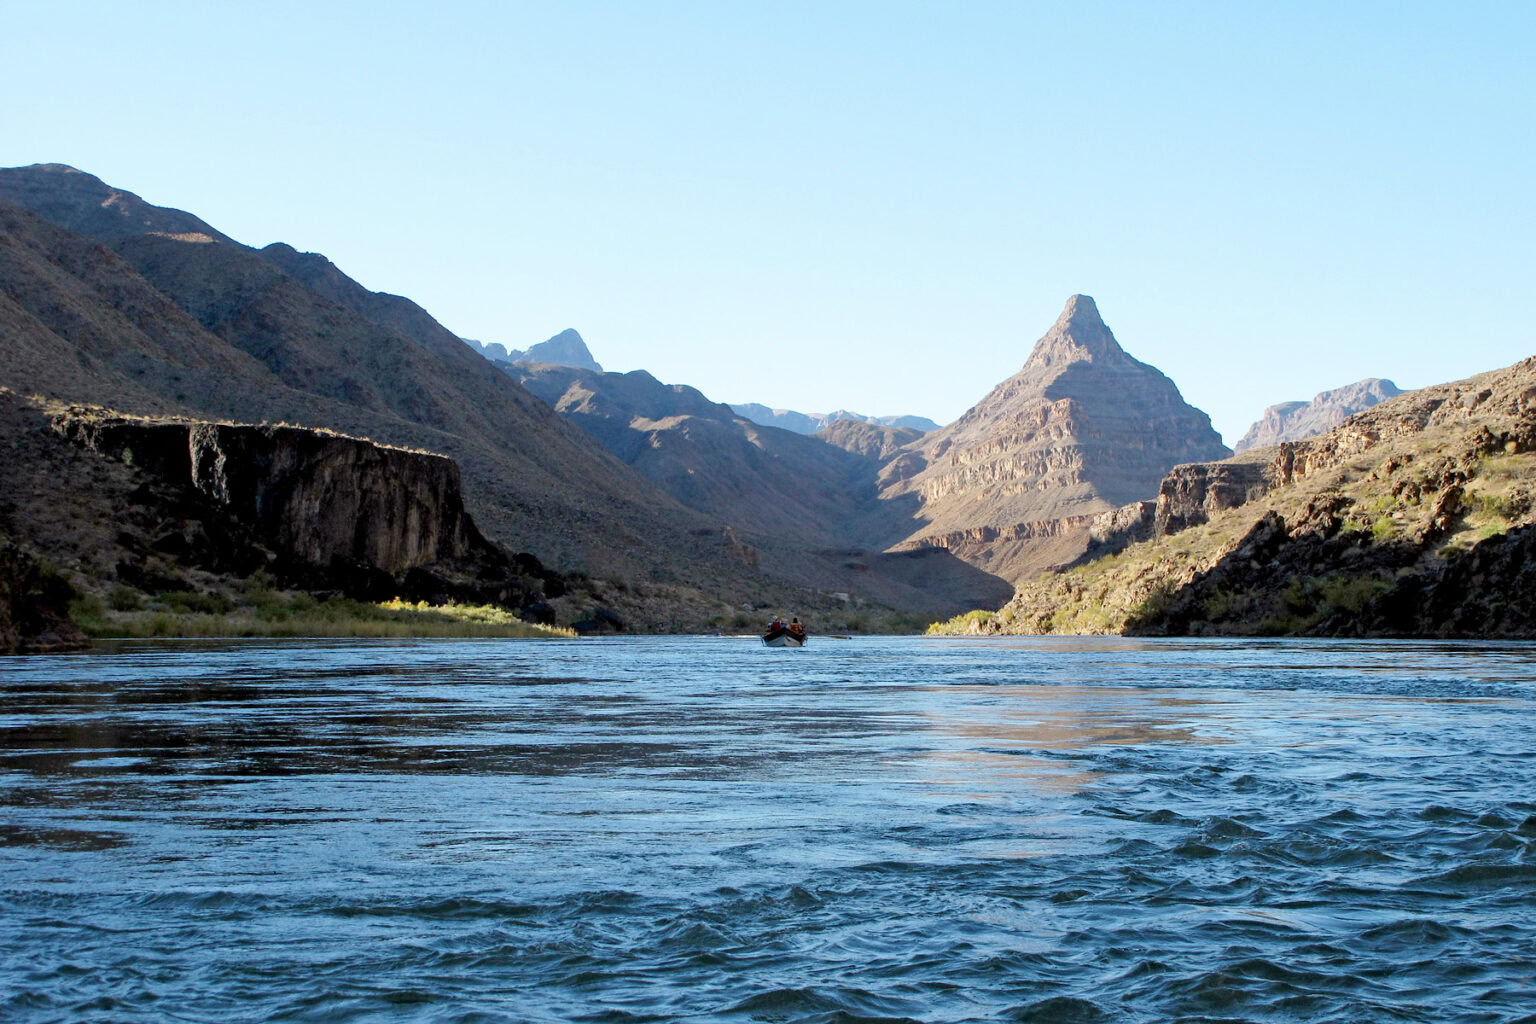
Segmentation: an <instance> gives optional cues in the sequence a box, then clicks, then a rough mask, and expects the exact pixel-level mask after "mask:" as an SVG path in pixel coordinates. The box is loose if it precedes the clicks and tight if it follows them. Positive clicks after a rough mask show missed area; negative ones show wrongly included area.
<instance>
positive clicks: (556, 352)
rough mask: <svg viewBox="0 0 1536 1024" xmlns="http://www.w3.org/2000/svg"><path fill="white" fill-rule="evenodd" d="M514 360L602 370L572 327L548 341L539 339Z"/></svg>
mask: <svg viewBox="0 0 1536 1024" xmlns="http://www.w3.org/2000/svg"><path fill="white" fill-rule="evenodd" d="M516 361H517V362H519V363H554V364H555V365H556V366H574V367H576V368H578V369H582V370H592V371H593V372H595V373H602V372H603V367H602V364H600V363H599V362H598V361H597V360H596V359H593V358H592V352H591V350H589V349H588V348H587V343H586V342H585V341H583V340H582V337H581V335H580V334H578V333H577V332H576V329H575V328H574V327H567V328H566V329H565V330H563V331H561V332H560V333H559V334H557V335H555V336H554V337H553V338H550V339H549V340H548V341H541V342H539V343H538V344H537V345H534V346H532V347H531V348H529V349H528V351H526V352H524V353H523V354H522V355H520V356H518V357H517V359H516Z"/></svg>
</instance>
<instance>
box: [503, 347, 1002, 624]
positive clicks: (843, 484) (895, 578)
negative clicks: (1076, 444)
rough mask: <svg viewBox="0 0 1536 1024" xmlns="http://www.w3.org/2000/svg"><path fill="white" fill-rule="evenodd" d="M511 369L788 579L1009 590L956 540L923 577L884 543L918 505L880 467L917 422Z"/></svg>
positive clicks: (858, 587) (615, 377) (873, 592)
mask: <svg viewBox="0 0 1536 1024" xmlns="http://www.w3.org/2000/svg"><path fill="white" fill-rule="evenodd" d="M506 370H507V372H508V373H511V374H513V375H515V376H516V377H517V379H518V380H519V381H520V382H521V383H522V384H523V385H524V386H525V387H527V388H528V390H530V391H531V392H533V393H534V394H535V395H538V396H539V397H540V398H543V399H544V400H545V401H547V402H548V403H549V404H550V405H551V407H553V408H554V409H556V410H557V411H558V412H559V413H560V414H561V415H562V416H564V417H566V418H567V419H568V420H569V421H570V422H572V423H574V424H576V425H577V426H579V427H581V428H582V429H583V430H585V431H586V432H587V433H589V434H590V435H591V436H592V437H594V438H596V439H597V440H598V441H599V442H601V443H602V444H603V445H604V447H606V448H607V449H608V450H609V451H610V452H612V453H613V454H614V455H616V456H618V457H619V458H620V459H622V460H623V461H624V462H625V463H627V464H628V465H630V466H632V467H633V468H634V469H635V470H636V471H638V472H639V473H640V474H641V475H642V476H644V477H645V478H646V479H647V480H650V481H651V482H653V483H655V484H657V485H658V486H660V487H661V488H662V489H664V490H665V491H666V492H667V493H668V494H670V495H671V496H672V497H674V498H676V499H677V500H678V501H679V502H680V503H682V504H683V505H685V506H687V507H688V508H690V509H694V510H696V511H699V512H703V513H706V514H707V515H709V516H712V517H714V518H715V519H716V520H717V521H720V522H727V523H731V524H732V525H733V528H734V535H735V536H737V537H739V538H740V539H741V540H742V541H743V542H745V543H747V544H749V545H750V547H751V549H752V550H753V552H754V556H753V557H754V558H757V559H758V564H759V565H760V566H761V565H763V563H764V562H767V563H771V565H772V566H773V569H774V571H775V572H777V573H779V574H781V575H782V576H783V577H784V578H786V579H790V580H794V581H796V582H797V583H799V584H801V585H806V586H816V587H819V588H822V589H832V590H836V591H858V592H862V593H865V594H867V595H870V596H873V597H875V598H876V599H878V600H882V601H887V602H890V603H893V604H896V605H897V606H898V607H904V608H913V609H924V610H929V609H937V608H946V607H953V606H956V605H957V604H964V603H966V602H967V601H972V602H974V601H976V600H981V601H983V602H990V601H998V602H1000V601H1001V600H1003V599H1005V598H1006V597H1007V593H1008V590H1009V588H1008V587H1007V585H1006V584H1004V583H1002V582H1001V581H999V580H996V579H994V578H991V577H988V576H986V575H985V574H982V573H979V572H977V571H976V570H974V569H972V568H971V567H969V566H965V565H963V564H960V563H958V562H957V561H956V560H955V559H953V558H951V557H949V556H948V553H947V552H935V553H934V554H935V555H937V556H938V557H927V558H925V559H924V560H923V561H922V565H923V571H922V574H921V577H922V578H921V579H920V580H919V579H917V578H916V577H915V576H914V573H913V571H912V567H913V565H914V564H916V563H914V562H913V561H912V559H911V558H910V557H907V556H901V555H886V554H882V552H883V550H884V548H885V547H887V546H888V545H889V544H890V543H891V541H893V540H894V539H896V538H898V537H899V536H901V535H902V533H903V532H904V530H905V524H906V518H907V516H908V515H910V506H909V505H904V504H903V503H902V502H892V501H882V500H880V498H879V494H878V475H879V472H880V470H881V468H882V466H883V465H884V463H885V461H886V460H888V459H889V458H890V457H891V456H892V455H894V454H895V453H896V451H897V450H898V447H899V444H900V443H901V442H904V441H910V440H912V439H915V438H916V437H918V436H920V435H919V434H918V432H917V431H914V430H907V429H900V428H892V427H879V426H874V425H872V424H867V423H862V422H855V421H851V420H845V421H840V422H838V423H835V424H834V425H833V427H832V428H828V429H829V431H832V432H833V434H834V435H835V437H836V438H838V439H839V440H840V441H842V443H828V441H827V440H825V439H823V438H822V437H821V436H819V435H818V436H815V437H808V436H804V435H801V434H796V433H793V432H790V431H786V430H780V429H778V428H775V427H763V426H760V425H758V424H756V423H753V422H751V421H750V420H748V419H746V418H744V417H741V416H738V415H736V414H735V413H734V412H732V410H731V408H730V407H729V406H726V405H722V404H719V403H716V402H711V401H710V400H709V399H708V398H706V397H705V396H704V395H703V394H702V393H700V392H699V391H698V390H697V389H695V388H691V387H688V386H686V385H679V384H671V385H669V384H663V383H661V382H660V381H658V380H656V378H654V377H652V376H651V375H650V374H648V373H646V372H645V371H643V370H635V371H631V372H630V373H593V372H591V371H588V370H581V369H576V368H573V367H567V366H556V365H552V364H519V365H517V366H507V367H506ZM759 554H760V557H759ZM914 583H916V584H917V585H915V586H914Z"/></svg>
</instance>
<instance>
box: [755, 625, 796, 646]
mask: <svg viewBox="0 0 1536 1024" xmlns="http://www.w3.org/2000/svg"><path fill="white" fill-rule="evenodd" d="M763 644H764V646H766V647H804V646H805V627H804V626H799V625H796V626H780V627H778V628H777V629H775V628H773V627H769V629H768V632H766V633H764V634H763Z"/></svg>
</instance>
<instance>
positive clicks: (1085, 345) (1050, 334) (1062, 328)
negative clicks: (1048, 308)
mask: <svg viewBox="0 0 1536 1024" xmlns="http://www.w3.org/2000/svg"><path fill="white" fill-rule="evenodd" d="M1129 358H1130V357H1129V356H1127V355H1126V354H1125V350H1124V349H1122V348H1121V347H1120V343H1119V342H1118V341H1116V340H1115V336H1114V334H1113V333H1112V332H1111V331H1110V329H1109V327H1108V326H1106V325H1105V323H1104V318H1103V317H1101V316H1100V315H1099V306H1098V303H1096V302H1094V301H1093V296H1091V295H1073V296H1071V297H1069V298H1068V299H1067V304H1066V306H1065V307H1063V308H1062V311H1061V316H1059V317H1057V318H1056V323H1054V324H1053V325H1051V329H1050V330H1049V331H1046V332H1045V337H1043V338H1041V339H1040V340H1039V341H1037V342H1036V343H1035V348H1034V351H1032V352H1031V353H1030V354H1029V362H1027V363H1025V364H1024V365H1025V369H1029V368H1031V367H1034V368H1037V369H1038V368H1047V367H1063V366H1065V365H1066V364H1068V363H1084V362H1086V363H1097V362H1106V361H1107V362H1115V361H1119V360H1125V359H1129Z"/></svg>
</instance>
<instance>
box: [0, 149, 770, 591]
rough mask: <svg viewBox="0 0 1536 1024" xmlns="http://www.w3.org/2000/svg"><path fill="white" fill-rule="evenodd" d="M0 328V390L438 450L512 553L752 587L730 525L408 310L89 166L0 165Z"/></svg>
mask: <svg viewBox="0 0 1536 1024" xmlns="http://www.w3.org/2000/svg"><path fill="white" fill-rule="evenodd" d="M17 202H21V203H26V204H28V206H30V207H31V208H32V209H24V208H22V207H21V206H18V205H16V203H17ZM34 211H35V212H34ZM81 232H86V233H85V234H82V233H81ZM0 331H3V333H0V340H3V344H4V348H5V351H4V355H5V358H4V360H3V361H0V384H5V385H9V386H11V387H13V388H15V389H16V390H18V391H19V392H22V393H27V394H30V393H39V394H43V395H47V396H50V397H54V398H57V399H61V400H64V401H67V402H89V403H95V404H99V405H106V406H111V407H115V408H122V409H127V410H131V411H133V412H136V413H184V414H189V415H192V416H195V417H200V418H209V419H220V418H228V419H233V420H240V421H246V422H262V421H268V422H276V421H283V422H289V423H294V424H301V425H310V426H320V427H329V428H333V429H336V430H340V431H342V432H344V433H348V434H351V435H354V436H366V437H370V438H373V439H375V440H379V441H382V442H385V443H388V444H393V445H401V446H406V447H414V448H421V449H426V450H430V451H435V452H440V453H442V454H445V455H448V456H449V457H451V458H453V459H454V460H455V461H456V462H458V463H459V465H460V466H461V468H462V471H463V474H464V480H465V497H466V502H467V504H468V506H469V508H470V510H471V512H472V513H473V514H474V516H475V518H476V520H477V521H478V522H479V523H481V525H482V528H484V529H485V530H486V531H487V533H488V534H489V535H490V536H492V537H494V538H495V539H496V540H497V541H499V542H501V543H504V544H506V545H508V546H509V547H512V548H514V549H516V550H528V551H532V552H534V553H535V554H536V555H537V556H538V557H540V558H541V559H543V560H545V561H547V562H550V563H552V564H558V565H561V566H563V567H566V568H571V569H585V570H590V571H595V572H599V573H624V574H633V575H635V576H637V577H654V578H661V579H669V580H673V581H677V582H689V581H692V582H696V583H702V584H707V585H709V586H711V587H715V586H718V585H720V583H721V582H722V581H724V583H725V584H727V585H735V584H737V583H739V584H742V585H743V586H746V587H750V583H751V581H750V579H748V578H747V577H746V576H744V575H743V573H742V569H741V565H740V562H739V561H738V560H736V559H734V558H732V557H731V555H730V549H729V546H728V544H727V543H726V541H725V540H724V538H723V537H722V536H721V524H719V523H717V522H714V521H712V520H706V519H703V518H701V517H698V516H697V515H696V514H695V513H692V512H690V511H689V510H687V509H685V508H683V507H682V506H680V505H678V504H677V503H676V502H675V501H673V500H672V499H670V498H669V497H667V496H666V495H665V494H664V493H663V492H661V491H660V490H658V489H657V488H655V487H653V486H652V485H650V484H648V483H646V482H645V481H644V480H643V479H641V478H640V477H639V476H637V475H636V474H635V473H633V472H632V471H631V470H629V469H628V467H626V466H624V465H623V464H622V463H620V462H619V461H618V460H617V459H614V458H613V457H612V456H610V455H609V454H608V453H607V452H606V451H604V450H603V449H602V448H601V446H599V445H596V444H594V443H593V442H592V441H591V439H590V438H588V437H587V436H586V435H585V434H583V433H582V432H581V431H580V430H578V429H575V428H573V427H572V426H570V425H569V424H567V423H565V422H564V421H563V420H562V419H561V418H560V417H559V416H557V415H555V414H554V413H553V412H552V411H551V410H550V409H549V407H548V406H547V405H546V404H545V403H544V402H541V401H540V400H538V399H537V398H535V397H534V396H532V395H530V394H528V393H527V392H526V391H525V390H524V389H522V388H521V387H520V386H519V385H518V384H517V383H516V382H515V381H513V380H511V379H510V378H509V377H508V376H507V375H506V374H504V373H501V372H500V371H498V370H497V369H496V368H495V367H494V366H492V365H490V364H489V363H488V362H486V361H485V360H484V359H482V358H481V357H479V356H478V355H476V354H475V353H474V352H472V351H471V350H470V349H469V348H468V347H467V346H465V345H464V344H463V343H462V342H460V341H459V340H458V338H457V337H456V336H454V335H453V334H452V333H451V332H449V331H447V330H445V329H443V328H442V327H441V325H439V324H437V323H436V321H434V320H432V318H431V317H430V316H428V315H427V314H426V313H425V311H423V310H421V309H420V307H418V306H416V305H415V304H414V303H412V302H410V301H409V300H407V299H403V298H401V297H398V296H388V295H382V294H378V293H372V292H368V291H367V290H366V289H363V288H361V287H360V286H358V285H357V284H356V282H353V281H351V280H350V279H349V278H347V277H346V276H345V275H344V274H342V273H341V272H340V271H339V270H337V269H336V268H335V267H334V266H333V265H331V264H330V263H329V261H327V260H325V259H324V257H321V256H317V255H314V254H303V253H298V252H297V251H296V250H293V249H292V248H290V247H288V246H281V245H278V246H269V247H268V248H267V249H264V250H256V249H251V248H248V247H246V246H243V245H240V244H239V243H237V242H234V241H233V240H231V239H229V238H228V236H226V235H223V234H222V233H220V232H218V231H217V230H215V229H213V228H212V227H211V226H209V225H207V224H206V223H205V222H203V221H201V220H199V219H198V218H196V217H193V216H191V215H190V214H186V213H183V212H181V211H177V210H168V209H164V208H160V207H154V206H151V205H150V204H147V203H144V202H143V201H142V200H140V199H139V198H138V197H136V196H133V195H131V194H129V193H126V192H123V191H122V190H119V189H114V188H112V187H110V186H108V185H106V184H105V183H103V182H101V181H100V180H99V179H97V178H95V177H93V176H91V175H88V174H83V173H81V172H79V171H74V170H72V169H69V168H64V167H61V166H58V165H42V166H34V167H24V168H10V169H5V170H0ZM700 531H703V532H704V533H707V534H708V536H710V537H712V538H714V540H713V542H711V541H706V540H702V539H701V537H702V536H703V533H701V532H700Z"/></svg>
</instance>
